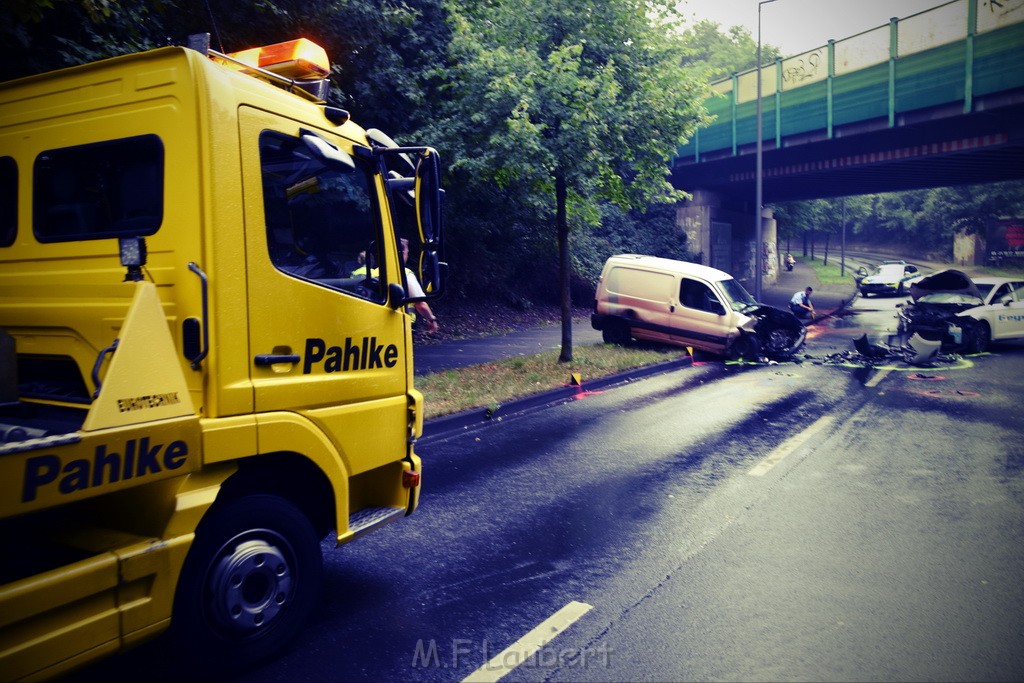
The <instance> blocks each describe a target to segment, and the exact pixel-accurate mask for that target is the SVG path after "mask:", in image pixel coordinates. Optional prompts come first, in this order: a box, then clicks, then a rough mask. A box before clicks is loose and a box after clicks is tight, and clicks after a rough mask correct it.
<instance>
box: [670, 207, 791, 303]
mask: <svg viewBox="0 0 1024 683" xmlns="http://www.w3.org/2000/svg"><path fill="white" fill-rule="evenodd" d="M692 194H693V199H691V200H688V201H685V202H682V203H681V204H679V205H678V206H677V207H676V225H677V226H678V227H679V229H680V230H682V231H683V232H684V233H685V234H686V239H687V244H688V245H689V247H690V251H691V252H692V253H693V254H694V255H695V256H698V257H699V260H700V263H702V264H703V265H706V266H713V267H715V268H719V269H721V270H724V271H726V272H728V273H731V274H732V276H733V277H735V278H736V279H737V280H739V281H740V282H741V283H742V284H743V286H744V287H746V288H747V289H748V290H750V291H751V292H753V290H754V282H755V267H756V265H755V264H756V257H757V252H756V249H757V244H756V242H757V233H756V231H755V230H754V217H753V213H752V211H749V210H747V207H748V206H749V203H748V202H745V201H743V200H736V199H734V198H730V197H727V196H722V195H719V194H718V193H715V192H710V191H707V190H693V191H692ZM761 237H762V243H761V253H762V257H763V268H762V273H761V283H762V285H765V284H772V283H774V282H775V281H776V280H777V279H778V275H779V250H778V225H777V223H776V221H775V218H774V217H773V216H772V211H771V209H764V210H763V211H762V224H761Z"/></svg>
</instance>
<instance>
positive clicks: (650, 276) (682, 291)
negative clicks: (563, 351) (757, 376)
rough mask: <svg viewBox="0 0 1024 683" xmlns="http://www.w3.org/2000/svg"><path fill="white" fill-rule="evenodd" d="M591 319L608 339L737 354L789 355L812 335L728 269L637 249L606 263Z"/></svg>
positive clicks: (746, 355)
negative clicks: (760, 299)
mask: <svg viewBox="0 0 1024 683" xmlns="http://www.w3.org/2000/svg"><path fill="white" fill-rule="evenodd" d="M590 322H591V325H592V326H593V327H594V329H596V330H600V331H601V333H602V336H603V338H604V341H605V342H606V343H609V344H626V343H628V342H629V341H630V339H642V340H648V341H656V342H664V343H669V344H677V345H679V346H692V347H694V348H698V349H702V350H704V351H710V352H711V353H716V354H720V355H724V356H728V357H731V358H760V357H762V356H767V357H769V358H775V359H785V358H788V357H790V356H792V355H793V354H794V353H795V352H796V351H797V350H799V348H800V347H801V346H802V345H803V343H804V339H805V337H806V335H807V332H806V330H805V329H804V326H803V324H802V323H801V322H800V321H799V320H798V319H797V318H796V316H794V315H793V314H792V313H790V312H789V311H782V310H779V309H777V308H773V307H771V306H766V305H764V304H759V303H758V302H757V301H755V300H754V297H752V296H751V295H750V294H749V293H748V292H747V290H745V289H744V288H743V285H741V284H740V283H739V282H737V281H736V280H735V279H733V277H732V276H731V275H729V274H728V273H725V272H723V271H721V270H717V269H715V268H709V267H708V266H702V265H698V264H695V263H687V262H685V261H675V260H672V259H666V258H658V257H655V256H639V255H636V254H620V255H618V256H612V257H611V258H609V259H608V261H607V262H606V263H605V265H604V270H603V271H602V272H601V279H600V280H599V281H598V284H597V293H596V295H595V298H594V313H593V315H591V318H590Z"/></svg>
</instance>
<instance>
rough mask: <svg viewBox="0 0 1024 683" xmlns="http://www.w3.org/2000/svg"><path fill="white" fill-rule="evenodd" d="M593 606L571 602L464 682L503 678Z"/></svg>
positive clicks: (470, 682)
mask: <svg viewBox="0 0 1024 683" xmlns="http://www.w3.org/2000/svg"><path fill="white" fill-rule="evenodd" d="M591 609H593V605H588V604H587V603H585V602H576V601H573V602H570V603H569V604H568V605H566V606H565V607H563V608H562V609H560V610H558V611H557V612H555V613H554V614H552V615H551V616H550V617H548V618H547V619H545V620H544V621H542V622H541V623H540V624H538V625H537V627H536V628H534V629H533V630H532V631H530V632H529V633H527V634H526V635H525V636H523V637H522V638H520V639H519V640H517V641H516V642H514V643H512V644H511V645H509V646H508V647H507V648H505V649H504V650H502V651H501V652H499V653H498V654H497V655H495V656H494V657H492V658H491V660H490V661H489V662H487V663H486V664H484V665H483V666H481V667H480V668H479V669H477V670H476V671H474V672H473V673H471V674H469V675H468V676H466V677H465V678H464V679H462V683H495V682H496V681H499V680H501V679H502V678H503V677H504V676H505V675H506V674H508V673H509V672H510V671H512V670H513V669H515V668H516V667H517V666H519V665H520V664H522V663H523V662H525V661H526V660H528V659H529V658H530V657H531V656H533V654H534V653H535V652H537V650H539V649H541V648H542V647H544V646H545V645H547V644H548V643H549V642H551V641H552V640H554V639H555V637H557V636H558V635H559V634H560V633H561V632H562V631H564V630H565V629H567V628H569V627H570V626H572V625H573V624H574V623H576V621H577V620H578V619H579V618H580V617H582V616H583V615H584V614H586V613H587V612H589V611H590V610H591Z"/></svg>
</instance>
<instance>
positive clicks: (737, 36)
mask: <svg viewBox="0 0 1024 683" xmlns="http://www.w3.org/2000/svg"><path fill="white" fill-rule="evenodd" d="M683 38H684V40H685V41H686V44H687V45H688V46H689V47H690V48H691V50H692V53H691V54H690V55H689V56H688V57H687V58H686V64H688V65H690V66H692V67H694V68H699V69H702V70H704V72H705V73H706V75H707V78H708V79H709V80H711V81H718V80H721V79H723V78H728V77H729V76H730V75H731V74H733V73H734V72H738V71H746V70H747V69H753V68H754V63H755V62H756V61H757V42H756V41H755V40H754V39H753V38H752V37H751V36H750V29H747V28H744V27H742V26H733V27H731V28H729V29H727V30H726V31H725V32H724V33H723V32H722V29H721V27H720V26H719V24H717V23H716V22H713V21H708V20H706V19H705V20H703V21H699V22H697V23H696V24H694V25H693V26H691V27H689V28H688V29H686V31H685V32H684V34H683ZM780 54H781V53H780V51H779V48H777V47H775V46H774V45H762V46H761V62H762V63H763V64H767V63H770V62H773V61H775V58H776V57H779V56H780Z"/></svg>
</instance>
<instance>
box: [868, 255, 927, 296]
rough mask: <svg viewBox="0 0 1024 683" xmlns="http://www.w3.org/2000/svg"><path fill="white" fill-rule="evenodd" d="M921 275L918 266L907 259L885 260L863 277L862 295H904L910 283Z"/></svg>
mask: <svg viewBox="0 0 1024 683" xmlns="http://www.w3.org/2000/svg"><path fill="white" fill-rule="evenodd" d="M919 277H921V273H919V272H918V270H917V266H912V265H910V264H909V263H907V262H905V261H883V262H882V265H880V266H878V267H877V268H876V269H875V272H874V273H872V274H871V275H867V276H865V277H864V278H862V279H861V281H860V284H859V285H858V287H859V289H860V293H861V296H864V297H867V296H868V295H869V294H895V295H896V296H903V294H904V293H905V292H906V291H907V289H908V288H909V286H910V283H911V282H912V281H914V280H916V279H917V278H919Z"/></svg>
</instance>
